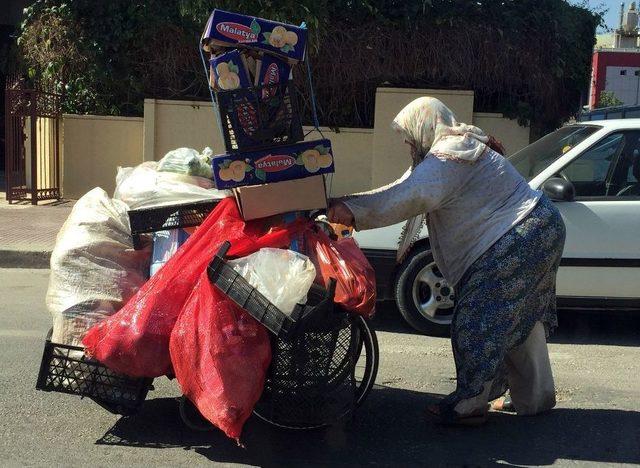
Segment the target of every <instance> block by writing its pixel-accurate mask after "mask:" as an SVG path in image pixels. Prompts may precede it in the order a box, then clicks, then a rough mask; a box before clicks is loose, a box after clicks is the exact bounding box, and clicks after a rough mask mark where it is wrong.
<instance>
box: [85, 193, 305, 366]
mask: <svg viewBox="0 0 640 468" xmlns="http://www.w3.org/2000/svg"><path fill="white" fill-rule="evenodd" d="M304 227H305V225H304V224H302V223H293V224H292V225H289V226H286V227H283V228H275V229H271V230H269V231H266V228H265V225H264V223H263V222H259V221H256V222H249V223H245V222H244V221H243V220H242V218H241V216H240V213H239V211H238V208H237V206H236V203H235V200H234V199H232V198H227V199H225V200H222V201H221V202H220V204H219V205H218V206H217V207H216V208H215V209H214V210H213V211H212V212H211V213H210V214H209V216H208V217H207V218H206V219H205V221H204V223H203V224H202V225H201V226H200V227H199V228H198V229H197V230H196V232H195V233H194V234H193V235H191V236H190V237H189V239H188V240H187V241H186V242H185V244H184V245H183V246H182V247H180V249H179V250H178V251H177V252H176V254H175V255H174V256H173V257H172V258H171V259H170V260H169V261H168V262H167V263H166V264H165V265H164V266H163V267H162V268H161V269H160V270H159V271H158V272H157V273H156V274H155V275H154V276H153V277H152V278H151V279H150V280H149V281H148V282H147V283H145V285H144V286H143V287H142V288H141V289H140V290H139V291H138V293H137V294H136V295H135V296H133V297H132V298H131V299H130V300H129V301H128V302H127V304H126V305H125V306H124V307H123V308H122V309H120V310H119V311H118V312H117V313H116V314H114V315H112V316H111V317H109V318H108V319H106V320H105V321H103V322H101V323H99V324H98V325H96V326H94V327H93V328H91V329H90V330H89V331H88V332H87V334H86V336H85V337H84V339H83V344H84V346H85V347H86V352H87V354H88V355H90V356H92V357H94V358H95V359H97V360H98V361H100V362H102V363H103V364H105V365H106V366H107V367H109V368H111V369H112V370H114V371H116V372H120V373H122V374H125V375H129V376H131V377H159V376H161V375H171V374H172V366H171V360H170V357H169V337H170V335H171V330H172V329H173V326H174V324H175V322H176V320H177V318H178V315H179V313H180V310H181V309H182V307H183V305H184V303H185V302H186V300H187V297H188V296H189V294H190V293H191V291H192V290H193V288H194V285H195V284H196V282H197V281H198V278H199V277H200V275H201V274H202V272H203V271H206V267H207V265H208V264H209V262H210V261H211V259H212V258H213V256H214V255H215V253H216V252H217V251H218V249H219V248H220V246H221V245H222V243H223V242H224V241H225V240H229V241H230V242H231V249H230V251H229V255H230V256H238V257H242V256H245V255H249V254H250V253H253V252H255V251H257V250H259V249H260V248H262V247H287V246H288V245H289V244H290V241H291V236H292V235H295V233H297V232H299V231H300V230H301V229H304Z"/></svg>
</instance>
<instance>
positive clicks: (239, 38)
mask: <svg viewBox="0 0 640 468" xmlns="http://www.w3.org/2000/svg"><path fill="white" fill-rule="evenodd" d="M209 44H213V45H218V46H230V45H231V46H237V47H249V48H253V49H259V50H264V51H265V52H269V53H272V54H277V55H280V56H282V57H284V58H286V59H288V60H290V61H291V62H293V63H295V62H299V61H302V60H304V57H305V49H306V44H307V29H306V28H303V27H298V26H292V25H290V24H284V23H278V22H275V21H269V20H265V19H262V18H256V17H254V16H248V15H241V14H239V13H231V12H229V11H224V10H219V9H215V10H213V13H211V16H210V17H209V21H207V25H206V27H205V29H204V32H203V34H202V45H203V47H205V48H206V49H208V48H209Z"/></svg>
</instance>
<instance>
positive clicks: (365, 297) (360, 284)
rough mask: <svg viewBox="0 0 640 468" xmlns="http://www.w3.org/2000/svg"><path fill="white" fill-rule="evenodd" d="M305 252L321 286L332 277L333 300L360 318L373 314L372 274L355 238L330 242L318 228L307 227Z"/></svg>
mask: <svg viewBox="0 0 640 468" xmlns="http://www.w3.org/2000/svg"><path fill="white" fill-rule="evenodd" d="M305 254H306V255H308V256H309V257H310V258H311V259H312V261H313V262H314V264H315V266H316V270H317V271H318V276H319V277H318V279H319V280H320V282H321V283H322V284H323V285H324V286H325V287H327V286H328V285H329V280H330V279H331V278H334V279H336V281H337V284H336V295H335V299H334V300H335V302H336V303H338V304H340V305H342V306H343V307H344V308H345V309H346V310H348V311H350V312H353V313H356V314H358V315H361V316H363V317H367V318H370V317H372V316H373V314H374V313H375V306H376V275H375V271H374V270H373V267H372V266H371V264H370V263H369V261H368V260H367V258H366V257H365V256H364V254H363V253H362V250H360V247H358V244H357V243H356V241H355V240H353V239H351V238H346V239H338V240H337V241H334V240H331V239H330V238H329V236H327V235H326V234H325V233H324V232H322V231H320V230H317V229H314V230H309V231H307V232H306V233H305Z"/></svg>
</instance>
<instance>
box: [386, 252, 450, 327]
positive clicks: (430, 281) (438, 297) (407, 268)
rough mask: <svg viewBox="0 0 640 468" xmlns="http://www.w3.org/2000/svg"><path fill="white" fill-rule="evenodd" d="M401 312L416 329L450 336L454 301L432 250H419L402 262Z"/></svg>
mask: <svg viewBox="0 0 640 468" xmlns="http://www.w3.org/2000/svg"><path fill="white" fill-rule="evenodd" d="M395 299H396V304H397V305H398V309H399V310H400V313H401V314H402V316H403V317H404V319H405V320H406V321H407V322H408V323H409V325H411V326H412V327H413V328H415V329H416V330H418V331H419V332H421V333H424V334H426V335H432V336H448V335H449V326H450V325H451V319H452V318H453V306H454V301H455V296H454V291H453V288H452V287H451V286H450V285H449V284H448V283H447V281H446V280H445V279H444V278H443V277H442V274H441V273H440V270H438V267H437V265H436V263H435V261H434V260H433V255H432V254H431V250H430V249H429V248H428V247H427V248H421V249H420V248H418V249H416V250H415V251H413V252H412V253H411V254H410V255H409V257H408V258H407V259H406V260H405V261H404V262H403V263H402V265H401V266H400V270H399V272H398V275H397V277H396V282H395Z"/></svg>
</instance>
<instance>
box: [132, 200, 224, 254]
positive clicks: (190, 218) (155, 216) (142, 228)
mask: <svg viewBox="0 0 640 468" xmlns="http://www.w3.org/2000/svg"><path fill="white" fill-rule="evenodd" d="M219 202H220V200H204V201H199V202H193V203H184V204H180V205H167V206H158V207H153V208H140V209H137V210H131V211H129V223H130V224H131V237H132V238H133V248H134V249H136V250H137V249H140V248H141V247H142V241H141V239H140V235H141V234H146V233H149V232H156V231H164V230H168V229H178V228H185V227H193V226H199V225H200V224H202V222H203V221H204V219H205V218H206V217H207V216H208V215H209V213H211V211H212V210H213V209H214V208H215V207H216V205H217V204H218V203H219Z"/></svg>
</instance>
